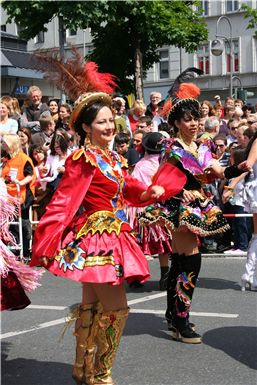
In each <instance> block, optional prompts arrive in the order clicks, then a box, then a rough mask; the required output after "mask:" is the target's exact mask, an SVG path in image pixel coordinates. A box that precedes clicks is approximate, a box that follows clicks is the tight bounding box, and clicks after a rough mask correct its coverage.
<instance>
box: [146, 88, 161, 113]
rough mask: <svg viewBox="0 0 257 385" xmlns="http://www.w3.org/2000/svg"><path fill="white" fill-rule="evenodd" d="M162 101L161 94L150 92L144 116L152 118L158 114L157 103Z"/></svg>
mask: <svg viewBox="0 0 257 385" xmlns="http://www.w3.org/2000/svg"><path fill="white" fill-rule="evenodd" d="M161 100H162V94H161V93H160V92H155V91H153V92H151V93H150V103H149V104H148V106H147V107H146V112H145V114H146V116H150V117H151V118H153V117H154V116H156V115H159V113H160V108H159V107H160V106H159V102H160V101H161Z"/></svg>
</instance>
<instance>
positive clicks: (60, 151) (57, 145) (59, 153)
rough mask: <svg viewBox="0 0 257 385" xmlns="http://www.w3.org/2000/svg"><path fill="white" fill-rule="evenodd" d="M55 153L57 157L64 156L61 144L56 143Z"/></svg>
mask: <svg viewBox="0 0 257 385" xmlns="http://www.w3.org/2000/svg"><path fill="white" fill-rule="evenodd" d="M54 151H55V153H56V155H63V152H62V149H61V147H60V144H59V143H58V142H56V143H55V144H54Z"/></svg>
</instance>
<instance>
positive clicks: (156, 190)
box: [140, 185, 165, 202]
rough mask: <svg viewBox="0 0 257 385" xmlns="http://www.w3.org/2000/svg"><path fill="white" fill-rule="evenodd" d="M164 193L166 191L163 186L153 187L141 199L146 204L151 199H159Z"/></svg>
mask: <svg viewBox="0 0 257 385" xmlns="http://www.w3.org/2000/svg"><path fill="white" fill-rule="evenodd" d="M164 193H165V190H164V188H163V187H162V186H157V185H153V186H150V187H149V188H148V189H147V190H146V191H145V192H143V193H142V194H141V197H140V199H141V201H142V202H145V201H147V200H149V199H159V198H160V197H161V196H162V195H163V194H164Z"/></svg>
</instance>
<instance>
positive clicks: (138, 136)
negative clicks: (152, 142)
mask: <svg viewBox="0 0 257 385" xmlns="http://www.w3.org/2000/svg"><path fill="white" fill-rule="evenodd" d="M144 135H145V132H144V131H143V130H136V131H134V133H133V139H132V144H133V147H134V149H135V150H136V151H137V152H138V153H139V154H143V153H144V151H143V147H142V140H143V137H144Z"/></svg>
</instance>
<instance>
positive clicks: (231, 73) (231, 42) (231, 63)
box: [216, 16, 234, 96]
mask: <svg viewBox="0 0 257 385" xmlns="http://www.w3.org/2000/svg"><path fill="white" fill-rule="evenodd" d="M222 19H225V20H226V21H227V22H228V24H229V30H230V38H229V39H228V38H227V37H226V36H219V35H218V25H219V22H220V21H221V20H222ZM216 37H223V38H225V39H226V40H227V41H228V43H229V45H230V54H229V57H230V86H229V92H230V96H232V94H233V67H234V66H233V53H232V51H233V33H232V24H231V21H230V19H229V18H228V17H227V16H220V17H219V18H218V20H217V24H216Z"/></svg>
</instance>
